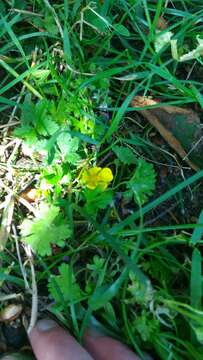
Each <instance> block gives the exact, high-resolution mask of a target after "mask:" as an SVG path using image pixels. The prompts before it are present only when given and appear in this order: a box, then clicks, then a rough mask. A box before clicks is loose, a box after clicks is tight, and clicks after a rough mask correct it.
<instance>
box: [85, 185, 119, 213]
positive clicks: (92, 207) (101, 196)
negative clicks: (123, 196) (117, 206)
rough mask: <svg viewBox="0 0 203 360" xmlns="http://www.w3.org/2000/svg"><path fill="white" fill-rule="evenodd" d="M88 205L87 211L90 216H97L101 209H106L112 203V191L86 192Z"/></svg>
mask: <svg viewBox="0 0 203 360" xmlns="http://www.w3.org/2000/svg"><path fill="white" fill-rule="evenodd" d="M84 195H85V199H86V204H85V210H86V211H87V213H88V214H90V215H96V213H97V211H98V210H99V209H105V208H106V207H107V206H108V205H109V204H110V203H111V201H112V198H113V193H112V191H111V190H107V191H101V190H99V189H94V190H89V189H86V190H85V191H84Z"/></svg>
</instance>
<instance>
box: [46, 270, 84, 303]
mask: <svg viewBox="0 0 203 360" xmlns="http://www.w3.org/2000/svg"><path fill="white" fill-rule="evenodd" d="M48 289H49V292H50V294H51V296H52V298H53V299H54V300H55V301H56V303H57V304H60V303H61V295H62V296H63V301H64V302H66V303H73V302H76V301H78V300H79V299H80V298H81V291H80V287H79V285H78V284H77V283H76V280H75V276H74V273H73V270H72V269H71V267H70V265H69V264H62V265H61V266H60V267H59V275H54V276H52V277H51V278H50V279H49V284H48Z"/></svg>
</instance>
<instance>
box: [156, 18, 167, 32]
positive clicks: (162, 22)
mask: <svg viewBox="0 0 203 360" xmlns="http://www.w3.org/2000/svg"><path fill="white" fill-rule="evenodd" d="M167 27H168V22H167V21H166V19H164V17H163V15H162V16H160V18H159V19H158V21H157V24H156V28H157V29H159V30H165V29H167Z"/></svg>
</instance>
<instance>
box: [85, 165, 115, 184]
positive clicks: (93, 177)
mask: <svg viewBox="0 0 203 360" xmlns="http://www.w3.org/2000/svg"><path fill="white" fill-rule="evenodd" d="M81 180H82V182H83V184H84V185H86V186H87V188H89V189H91V190H93V189H96V188H97V187H98V188H100V189H101V190H105V189H106V188H107V186H108V184H109V183H110V182H111V181H112V180H113V174H112V171H111V169H109V168H103V169H102V168H101V167H98V166H95V167H93V168H90V169H88V170H85V171H84V172H83V174H82V178H81Z"/></svg>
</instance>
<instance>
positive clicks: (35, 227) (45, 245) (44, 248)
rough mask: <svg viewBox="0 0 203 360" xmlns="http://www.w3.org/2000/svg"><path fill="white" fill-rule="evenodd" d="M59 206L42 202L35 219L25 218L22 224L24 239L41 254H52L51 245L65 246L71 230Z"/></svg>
mask: <svg viewBox="0 0 203 360" xmlns="http://www.w3.org/2000/svg"><path fill="white" fill-rule="evenodd" d="M59 211H60V209H59V207H56V206H53V205H48V204H46V203H42V204H41V205H40V208H39V211H38V213H37V216H36V218H35V219H33V220H29V219H25V220H24V221H23V223H22V225H21V236H22V241H24V242H25V243H27V244H29V245H31V247H32V249H33V250H34V251H35V252H37V253H38V254H39V255H41V256H44V255H51V245H52V244H56V245H57V246H64V241H65V240H66V239H67V238H69V237H70V235H71V231H70V228H69V225H67V224H66V222H65V220H64V219H63V217H62V216H61V215H60V214H59Z"/></svg>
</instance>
